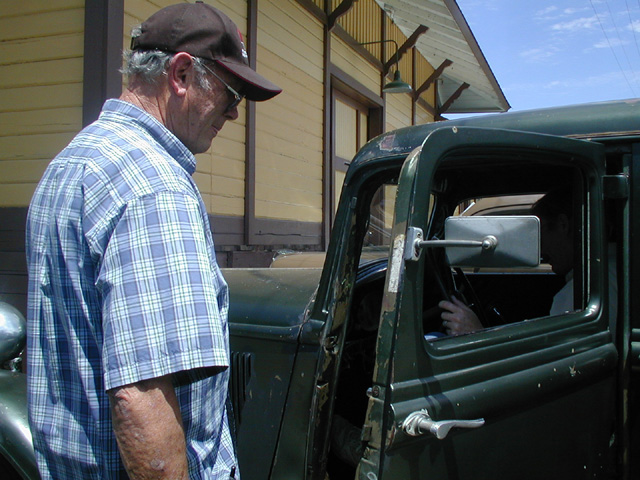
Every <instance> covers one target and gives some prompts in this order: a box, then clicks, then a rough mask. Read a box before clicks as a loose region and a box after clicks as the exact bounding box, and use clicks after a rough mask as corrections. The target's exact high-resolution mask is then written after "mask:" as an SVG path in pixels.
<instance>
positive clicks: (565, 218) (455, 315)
mask: <svg viewBox="0 0 640 480" xmlns="http://www.w3.org/2000/svg"><path fill="white" fill-rule="evenodd" d="M531 213H532V214H533V215H535V216H537V217H538V218H539V219H540V235H541V239H540V249H541V253H542V261H543V262H544V263H549V264H550V265H551V269H552V270H553V272H554V273H555V274H557V275H560V276H562V277H564V278H565V284H564V286H563V287H562V288H561V289H560V290H559V291H558V292H557V293H556V295H555V296H554V297H553V302H552V304H551V309H550V311H549V315H561V314H563V313H566V312H570V311H572V310H574V304H573V303H574V292H573V260H574V254H573V246H574V230H573V214H572V197H571V192H570V191H567V190H554V191H551V192H549V193H547V194H546V195H545V196H544V197H542V198H540V199H539V200H538V201H537V202H536V203H535V204H534V205H533V206H532V207H531ZM608 256H609V298H610V304H609V313H610V315H611V316H613V315H615V312H616V310H617V293H618V286H617V281H616V269H615V266H616V262H615V247H614V245H613V244H610V246H609V255H608ZM438 306H439V307H440V308H441V309H442V310H443V312H442V314H441V319H442V327H443V329H444V331H445V332H446V334H447V335H461V334H465V333H473V332H477V331H479V330H482V329H483V328H484V327H483V325H482V323H481V322H480V320H479V318H478V316H477V315H476V313H475V312H474V311H473V310H472V309H471V308H469V306H467V305H466V304H465V303H464V302H462V301H461V300H459V299H458V298H456V297H455V296H452V298H451V300H450V301H449V300H442V301H441V302H440V303H439V304H438ZM611 318H612V317H611Z"/></svg>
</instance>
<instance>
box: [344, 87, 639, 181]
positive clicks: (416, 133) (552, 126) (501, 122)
mask: <svg viewBox="0 0 640 480" xmlns="http://www.w3.org/2000/svg"><path fill="white" fill-rule="evenodd" d="M454 126H467V127H481V128H497V129H506V130H520V131H526V132H533V133H542V134H548V135H557V136H565V137H572V138H580V139H587V140H596V141H599V142H613V141H620V140H624V139H629V138H638V137H640V99H630V100H619V101H611V102H600V103H588V104H582V105H571V106H565V107H554V108H544V109H538V110H526V111H518V112H509V113H497V114H488V115H482V116H477V117H467V118H461V119H456V120H447V121H444V122H437V123H427V124H423V125H415V126H411V127H405V128H401V129H398V130H393V131H390V132H387V133H384V134H382V135H379V136H378V137H376V138H374V139H372V140H371V141H369V143H368V144H367V145H365V146H364V147H363V148H362V149H361V150H360V152H358V154H357V155H356V157H355V158H354V160H353V162H352V163H353V164H354V167H355V166H357V165H358V164H361V163H365V162H369V161H371V160H375V159H379V158H383V157H385V158H388V157H398V156H401V157H404V156H406V155H408V154H409V153H410V152H411V151H412V150H413V149H415V148H416V147H418V146H420V145H421V144H422V142H423V141H424V139H425V138H426V137H427V136H428V135H429V133H431V132H432V131H434V130H437V129H439V128H446V127H454ZM355 170H357V168H350V173H351V174H353V172H354V171H355Z"/></svg>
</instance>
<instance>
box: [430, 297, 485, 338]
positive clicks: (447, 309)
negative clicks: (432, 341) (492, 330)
mask: <svg viewBox="0 0 640 480" xmlns="http://www.w3.org/2000/svg"><path fill="white" fill-rule="evenodd" d="M451 300H453V301H452V302H449V301H447V300H442V301H441V302H440V303H439V304H438V306H439V307H440V308H441V309H442V310H444V312H442V314H441V315H440V318H442V326H443V327H444V329H445V331H446V333H447V335H461V334H463V333H472V332H476V331H478V330H482V329H483V328H484V327H483V326H482V324H481V323H480V320H479V319H478V316H477V315H476V314H475V313H474V312H473V310H471V309H470V308H469V307H467V306H466V305H465V304H464V303H463V302H461V301H460V300H458V299H457V298H456V297H451Z"/></svg>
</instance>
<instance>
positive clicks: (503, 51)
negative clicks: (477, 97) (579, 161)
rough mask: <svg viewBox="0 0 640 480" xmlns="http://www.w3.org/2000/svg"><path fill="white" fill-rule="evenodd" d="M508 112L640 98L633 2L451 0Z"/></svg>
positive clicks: (637, 3) (638, 17) (639, 2)
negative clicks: (501, 93) (506, 103)
mask: <svg viewBox="0 0 640 480" xmlns="http://www.w3.org/2000/svg"><path fill="white" fill-rule="evenodd" d="M457 3H458V6H459V7H460V9H461V10H462V13H463V14H464V16H465V18H466V19H467V23H468V24H469V26H470V27H471V31H472V32H473V34H474V35H475V37H476V40H477V42H478V44H479V45H480V48H481V50H482V52H483V53H484V55H485V57H486V59H487V61H488V63H489V66H490V67H491V69H492V71H493V73H494V75H495V77H496V78H497V80H498V83H499V84H500V86H501V87H502V91H503V92H504V94H505V96H506V97H507V101H508V102H509V103H510V105H511V107H512V108H511V110H512V111H515V110H526V109H530V108H539V107H548V106H556V105H569V104H574V103H584V102H598V101H602V100H614V99H624V98H632V97H640V0H558V1H555V2H554V1H546V0H457Z"/></svg>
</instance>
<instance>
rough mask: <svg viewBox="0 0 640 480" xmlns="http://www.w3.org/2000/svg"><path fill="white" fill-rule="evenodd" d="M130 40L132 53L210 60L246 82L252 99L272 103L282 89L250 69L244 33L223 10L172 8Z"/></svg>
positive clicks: (198, 6) (202, 6) (199, 5)
mask: <svg viewBox="0 0 640 480" xmlns="http://www.w3.org/2000/svg"><path fill="white" fill-rule="evenodd" d="M140 28H141V33H140V35H137V36H134V37H133V38H132V39H131V50H162V51H165V52H171V53H178V52H187V53H189V54H191V55H193V56H195V57H200V58H204V59H206V60H211V61H214V62H216V63H218V64H219V65H221V66H222V67H224V68H225V69H227V70H228V71H229V72H231V73H232V74H233V75H235V76H236V77H238V78H239V79H240V80H242V81H243V83H244V86H243V88H242V93H243V94H245V95H246V97H247V98H248V99H249V100H256V101H262V100H269V99H270V98H272V97H275V96H276V95H277V94H279V93H280V92H281V91H282V89H281V88H280V87H278V86H277V85H275V84H273V83H271V82H270V81H269V80H267V79H266V78H264V77H263V76H262V75H259V74H258V73H257V72H256V71H255V70H253V69H252V68H251V67H250V66H249V57H248V55H247V50H246V49H245V47H244V43H243V41H242V34H241V33H240V30H238V27H237V26H236V24H235V23H233V21H231V19H230V18H229V17H227V16H226V15H225V14H224V13H222V12H221V11H220V10H218V9H216V8H214V7H212V6H211V5H207V4H206V3H202V2H200V1H198V2H196V3H179V4H177V5H170V6H168V7H165V8H163V9H162V10H159V11H157V12H156V13H154V14H153V15H151V16H150V17H149V18H148V19H147V20H146V21H144V22H143V23H142V25H141V26H140Z"/></svg>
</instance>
